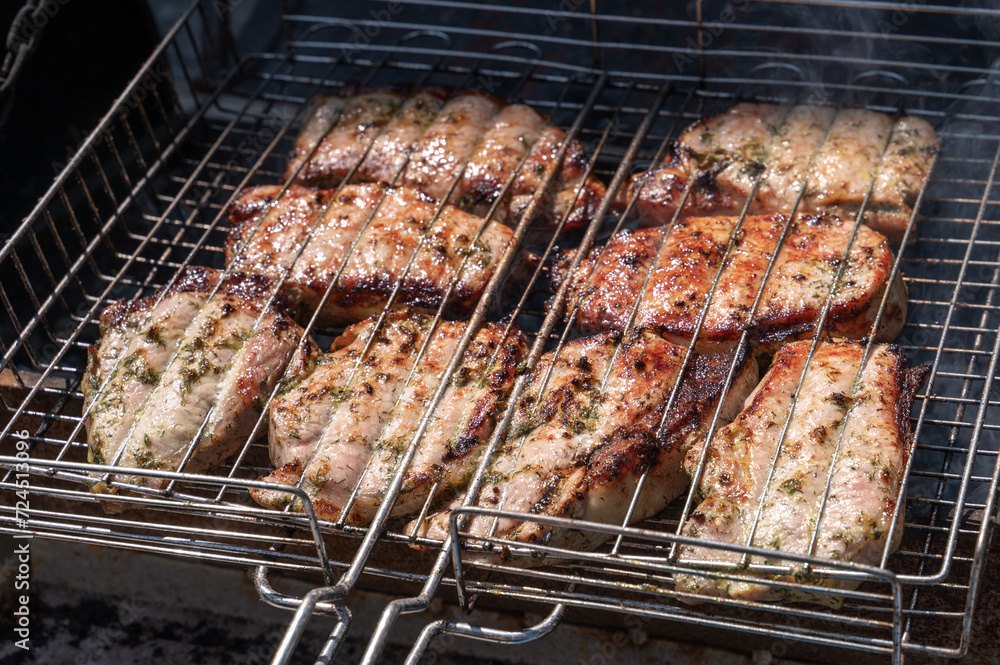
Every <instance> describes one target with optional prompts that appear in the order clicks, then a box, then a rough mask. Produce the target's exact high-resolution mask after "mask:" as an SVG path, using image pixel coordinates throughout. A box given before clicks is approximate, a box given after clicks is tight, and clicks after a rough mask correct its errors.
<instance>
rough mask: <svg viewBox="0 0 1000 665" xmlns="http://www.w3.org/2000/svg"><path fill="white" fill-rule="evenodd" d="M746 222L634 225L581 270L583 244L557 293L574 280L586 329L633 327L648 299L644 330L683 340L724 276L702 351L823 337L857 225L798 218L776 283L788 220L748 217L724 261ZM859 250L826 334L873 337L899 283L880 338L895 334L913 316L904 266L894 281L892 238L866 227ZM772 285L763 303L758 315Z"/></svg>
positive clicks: (572, 301)
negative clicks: (743, 342)
mask: <svg viewBox="0 0 1000 665" xmlns="http://www.w3.org/2000/svg"><path fill="white" fill-rule="evenodd" d="M738 220H739V218H738V217H687V218H684V219H682V220H680V221H678V222H677V223H675V224H674V225H672V226H661V227H655V228H650V229H640V230H637V231H625V232H622V233H619V234H617V235H615V236H612V238H611V239H610V240H609V241H608V243H607V245H605V246H603V247H595V248H593V249H591V251H590V253H589V254H588V255H587V258H585V259H584V260H583V261H581V262H580V265H579V266H578V268H577V270H576V272H574V273H573V274H572V275H569V274H568V268H569V265H570V261H571V260H572V258H573V256H574V255H575V250H571V251H569V252H566V253H564V254H562V255H561V257H560V258H559V259H558V260H557V261H556V264H555V266H554V267H553V270H552V275H551V279H552V281H553V285H554V287H555V288H559V287H560V286H561V285H562V283H563V282H565V281H566V280H567V279H570V280H571V281H570V286H569V307H568V308H567V312H570V311H572V309H571V308H572V307H573V306H574V305H578V306H579V310H578V312H577V315H576V319H575V324H576V325H577V326H578V327H579V328H580V329H581V330H583V331H585V332H597V331H602V330H623V329H624V328H625V326H626V325H627V324H628V322H629V317H630V315H631V314H632V310H633V308H634V306H635V302H636V299H637V298H638V300H639V305H638V310H637V312H636V316H635V320H634V325H636V326H638V327H641V328H651V329H654V330H657V331H659V332H661V333H663V334H664V335H666V336H667V337H668V339H671V340H674V341H686V340H690V339H691V337H692V336H693V334H694V332H695V328H696V326H697V323H698V319H699V317H700V316H701V312H702V310H703V309H704V307H705V302H706V300H708V297H709V294H710V293H711V289H712V284H713V282H714V280H715V279H716V275H719V273H720V271H721V275H720V276H719V282H718V285H717V287H716V290H715V293H714V295H712V299H711V301H710V304H709V306H708V313H707V315H706V317H705V321H704V324H703V326H702V329H701V331H700V333H699V336H698V345H697V348H698V349H699V350H717V349H720V348H723V349H724V348H728V347H729V346H732V344H734V343H735V342H736V341H737V340H738V339H739V337H740V334H741V333H742V332H743V330H745V329H749V330H750V331H751V341H752V342H753V343H755V344H759V345H774V344H776V343H777V342H780V341H782V340H785V339H789V338H796V337H801V336H804V335H809V334H811V333H812V331H813V330H814V329H815V324H816V321H817V320H818V318H819V316H820V313H821V311H822V309H823V305H824V303H825V301H826V299H827V297H828V295H829V293H830V288H831V286H832V284H833V280H834V278H835V276H836V272H837V269H838V266H839V264H840V263H841V261H842V260H843V258H844V255H845V251H846V250H847V246H848V242H849V240H850V235H851V230H852V226H853V225H852V224H851V223H848V222H844V221H843V220H841V219H840V218H838V217H834V216H832V215H797V216H796V218H795V220H794V221H793V222H792V224H791V225H790V227H789V230H788V235H787V236H786V238H785V241H784V243H783V244H782V245H781V249H780V250H779V251H778V253H777V258H776V259H775V264H774V268H773V269H772V271H771V273H770V275H769V276H768V279H767V281H766V282H764V276H765V272H766V269H767V266H768V263H769V262H770V260H771V258H772V257H773V256H774V253H775V251H776V249H777V247H778V240H779V239H780V236H781V232H782V230H783V229H784V226H785V224H786V222H787V219H786V218H785V217H784V216H783V215H766V216H748V217H747V218H746V219H744V221H743V226H742V228H741V229H740V231H739V235H738V237H737V241H736V243H735V245H734V247H733V251H732V252H731V253H730V255H729V257H728V259H727V260H726V261H725V263H723V258H724V257H725V251H726V247H727V246H728V243H729V241H730V238H731V237H732V235H733V233H734V231H735V230H736V225H737V222H738ZM847 256H848V263H847V268H846V271H845V273H844V276H843V278H842V280H841V283H840V287H839V288H838V289H837V291H836V293H835V294H834V297H833V302H832V305H831V309H830V314H829V317H828V318H827V321H826V329H827V330H828V331H829V332H831V333H832V334H835V335H838V336H843V337H851V338H861V337H865V336H867V335H868V334H869V333H870V332H871V328H872V325H873V323H874V320H875V317H876V314H877V313H878V308H879V306H880V304H881V302H882V297H883V294H884V293H885V291H886V289H889V292H890V293H889V300H888V302H887V304H886V309H885V312H884V313H883V317H882V320H881V323H880V327H879V330H878V338H879V339H881V340H891V339H893V338H895V337H896V335H898V334H899V331H900V330H901V329H902V326H903V323H904V321H905V319H906V286H905V284H904V282H903V280H902V278H901V277H900V276H898V273H897V278H896V279H895V280H894V281H893V282H892V283H891V284H890V283H889V277H890V274H891V271H892V263H893V256H892V251H891V250H890V249H889V244H888V242H887V241H886V239H885V238H883V237H882V236H881V235H879V234H878V233H876V232H875V231H872V230H871V229H869V228H867V227H865V226H861V227H860V228H859V229H858V233H857V236H856V237H855V240H854V244H853V245H852V246H851V250H850V253H849V254H848V255H847ZM650 270H652V274H650ZM647 276H648V282H647V281H646V280H647ZM762 284H763V291H762V292H761V298H760V302H759V303H758V305H757V308H756V310H755V311H751V310H752V309H753V304H754V300H755V298H756V297H757V292H758V291H759V290H760V289H761V285H762Z"/></svg>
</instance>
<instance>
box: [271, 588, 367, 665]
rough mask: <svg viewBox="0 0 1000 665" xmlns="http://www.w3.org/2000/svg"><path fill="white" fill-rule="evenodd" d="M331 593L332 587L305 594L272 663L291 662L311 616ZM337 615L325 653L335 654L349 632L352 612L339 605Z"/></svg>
mask: <svg viewBox="0 0 1000 665" xmlns="http://www.w3.org/2000/svg"><path fill="white" fill-rule="evenodd" d="M329 595H330V587H320V588H318V589H313V590H312V591H310V592H309V593H307V594H306V595H305V597H304V598H303V599H302V602H301V603H299V606H298V608H297V609H296V610H295V616H293V617H292V622H291V623H290V624H288V628H287V629H286V630H285V634H284V636H283V637H282V638H281V644H279V645H278V648H277V649H276V650H275V652H274V657H273V658H271V665H286V664H287V663H289V662H290V659H291V657H292V654H294V653H295V647H296V645H298V643H299V640H300V639H302V633H304V632H305V630H306V625H308V623H309V618H310V617H311V616H312V614H313V610H314V609H315V607H316V605H317V603H319V602H320V601H322V600H325V599H326V598H327V597H328V596H329ZM336 616H337V625H336V627H334V629H333V631H332V632H331V633H330V637H329V638H327V641H326V643H325V644H324V645H323V652H322V653H323V654H327V653H329V654H330V655H333V653H335V652H336V650H337V648H338V647H339V646H340V642H341V641H342V640H343V638H344V635H346V634H347V628H348V627H349V626H350V623H351V612H350V610H348V609H347V608H346V607H337V608H336Z"/></svg>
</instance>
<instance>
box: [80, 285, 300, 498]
mask: <svg viewBox="0 0 1000 665" xmlns="http://www.w3.org/2000/svg"><path fill="white" fill-rule="evenodd" d="M220 279H222V274H221V273H219V272H218V271H214V270H210V269H208V268H197V269H191V270H188V271H187V272H186V273H185V274H184V275H182V276H181V278H180V279H179V280H178V281H177V283H176V284H175V285H174V286H173V287H171V288H170V289H169V290H168V291H167V292H166V293H165V294H163V298H162V299H161V300H160V301H159V302H158V303H157V298H158V296H157V295H152V296H148V297H146V298H142V299H140V300H136V301H127V300H122V301H118V302H115V303H112V304H111V305H109V306H108V307H107V308H105V310H104V311H103V312H102V313H101V320H100V325H101V336H100V339H99V340H98V341H97V342H96V343H95V344H94V345H93V346H92V347H91V350H90V360H89V363H88V366H87V369H86V371H85V373H84V377H83V387H84V405H85V408H87V409H90V411H89V413H88V415H87V418H86V422H85V425H86V428H87V441H88V443H89V450H88V456H87V458H88V460H89V461H90V462H91V463H95V464H114V465H115V466H119V467H122V468H123V469H157V470H166V471H177V470H181V469H180V466H181V462H182V460H183V459H184V457H185V455H187V454H188V453H189V451H191V449H192V446H193V452H191V458H190V460H189V461H188V462H187V464H186V465H185V466H184V468H183V471H187V472H192V473H199V472H202V471H205V470H209V469H212V468H214V467H216V466H218V465H219V464H221V463H222V462H224V461H225V460H226V458H228V457H229V456H230V455H232V454H233V453H234V452H235V451H236V450H237V449H238V448H239V446H241V445H242V444H243V443H244V442H245V440H246V438H247V437H248V436H249V435H250V433H251V431H252V429H253V427H254V425H255V423H256V421H257V418H258V416H259V415H260V413H261V411H262V410H263V409H264V405H265V403H266V400H267V398H268V397H269V396H270V393H271V391H272V390H273V388H274V387H275V386H276V385H277V383H278V380H279V379H280V378H281V376H282V374H283V372H284V370H285V369H286V366H287V365H288V364H289V362H292V363H293V365H294V366H295V367H293V370H294V369H295V368H296V367H298V366H301V365H302V364H303V363H304V362H305V360H306V359H307V358H308V356H309V355H311V353H313V351H314V349H313V347H312V346H309V345H307V346H306V347H304V351H303V352H302V354H300V355H294V352H295V349H296V347H297V345H298V343H299V340H300V339H301V334H302V329H301V328H299V326H298V325H296V324H295V323H294V322H293V321H292V320H291V319H290V318H289V316H288V315H287V314H285V313H284V311H283V310H282V309H281V308H280V307H279V306H276V305H271V306H268V305H267V298H268V294H269V293H270V292H271V290H272V289H273V287H272V285H271V283H270V282H269V281H268V280H267V279H265V278H262V277H259V276H254V275H240V274H236V275H230V276H228V277H225V279H224V280H223V282H222V284H221V285H219V289H218V292H217V293H216V294H215V295H214V296H212V297H209V296H210V295H211V291H212V290H213V288H214V287H216V286H217V285H218V284H219V280H220ZM293 356H294V358H293ZM102 387H103V389H102ZM203 423H205V427H204V430H203V431H202V433H201V435H200V436H198V438H197V441H195V436H196V435H197V434H198V431H199V429H200V428H201V427H202V424H203ZM115 479H116V480H119V481H123V482H128V483H132V484H135V485H139V486H145V487H154V488H158V487H161V486H163V485H164V484H165V481H162V480H159V479H153V478H143V477H139V476H129V475H127V472H126V473H124V474H119V475H116V476H115ZM94 489H95V491H99V492H104V493H109V492H110V493H115V492H116V490H115V489H110V488H108V487H107V486H106V485H105V484H104V483H100V484H98V485H97V486H96V487H95V488H94Z"/></svg>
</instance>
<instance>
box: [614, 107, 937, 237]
mask: <svg viewBox="0 0 1000 665" xmlns="http://www.w3.org/2000/svg"><path fill="white" fill-rule="evenodd" d="M887 143H888V145H887ZM883 148H885V152H884V154H883ZM937 151H938V139H937V136H936V134H935V132H934V129H933V128H932V127H931V126H930V125H929V124H928V123H927V122H925V121H924V120H921V119H919V118H915V117H911V116H904V117H902V118H899V119H893V118H892V117H891V116H888V115H886V114H882V113H875V112H872V111H865V110H861V109H844V110H841V111H839V112H838V111H835V110H834V109H833V108H830V107H816V106H795V107H790V108H787V107H786V108H783V107H778V106H773V105H768V104H737V105H736V106H734V107H732V108H731V109H729V110H728V111H726V112H725V113H720V114H719V115H716V116H713V117H710V118H705V119H703V120H700V121H698V122H696V123H694V124H693V125H691V126H690V127H688V128H687V129H686V130H685V131H684V132H682V134H681V135H680V137H679V138H678V139H677V141H676V142H675V144H674V147H673V150H672V151H671V153H670V154H669V155H668V157H667V158H666V159H665V160H664V162H663V163H662V164H659V165H656V166H654V167H653V168H652V169H650V170H649V171H647V172H645V173H642V174H639V175H637V176H636V177H635V178H634V179H633V181H632V184H631V185H630V186H629V187H627V188H623V189H622V191H621V192H619V195H620V197H621V198H620V199H619V201H618V205H619V206H620V207H623V206H624V205H625V204H626V202H627V201H628V200H629V199H630V198H631V197H632V196H633V194H636V193H638V199H637V201H636V211H637V212H638V214H639V217H640V220H641V222H642V223H643V224H645V225H656V224H667V223H669V222H670V221H672V220H673V218H674V216H675V215H676V214H677V213H678V208H679V207H680V206H681V203H682V199H683V195H684V192H685V191H686V190H687V189H688V188H690V190H691V191H690V194H689V197H688V200H687V202H686V204H684V207H683V210H681V211H680V214H682V215H685V216H686V215H737V214H739V213H740V211H741V210H742V209H743V206H744V204H746V203H747V200H748V199H750V203H749V212H750V214H768V213H773V212H778V213H784V214H790V212H791V209H792V206H793V205H794V203H795V201H796V199H797V198H798V196H799V192H800V190H801V189H802V180H803V178H805V176H806V174H808V176H809V178H808V185H807V187H806V190H805V193H804V194H803V196H802V199H801V202H800V204H799V207H798V212H803V213H804V212H831V213H834V214H836V215H839V216H842V217H845V218H853V217H855V216H856V215H857V213H858V211H859V210H860V206H861V203H862V201H863V200H864V198H865V196H866V195H867V193H868V191H869V188H871V191H872V193H871V198H870V199H869V201H868V205H867V208H866V212H865V223H866V224H868V225H869V226H871V227H872V228H873V229H875V230H876V231H879V232H880V233H882V235H884V236H886V237H887V238H888V239H889V241H890V242H892V243H898V242H899V241H900V239H901V238H902V235H903V232H904V231H905V229H906V226H907V224H908V222H909V219H910V217H911V215H912V214H913V206H914V205H915V203H916V199H917V196H918V195H919V193H920V190H921V189H922V188H923V187H924V185H925V184H926V182H927V179H928V178H929V177H930V171H931V168H932V165H933V162H934V157H935V155H936V154H937ZM758 176H759V178H760V185H759V187H758V188H757V190H756V191H755V192H754V191H753V183H754V181H755V179H757V177H758ZM873 183H874V184H873Z"/></svg>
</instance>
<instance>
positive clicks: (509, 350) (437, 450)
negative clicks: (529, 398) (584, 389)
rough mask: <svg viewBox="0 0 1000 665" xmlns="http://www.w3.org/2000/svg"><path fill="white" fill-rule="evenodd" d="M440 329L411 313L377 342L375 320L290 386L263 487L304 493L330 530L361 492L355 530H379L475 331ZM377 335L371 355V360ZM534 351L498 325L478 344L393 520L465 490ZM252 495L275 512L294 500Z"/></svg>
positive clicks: (282, 399) (436, 420) (391, 321)
mask: <svg viewBox="0 0 1000 665" xmlns="http://www.w3.org/2000/svg"><path fill="white" fill-rule="evenodd" d="M432 322H433V321H432V319H431V318H430V317H428V316H425V315H422V314H419V313H416V312H414V311H412V310H409V311H400V312H395V313H394V314H392V315H390V317H389V318H388V319H387V321H386V323H385V325H384V327H383V328H382V329H381V330H378V331H375V330H374V326H375V323H376V321H375V320H374V319H372V320H369V321H364V322H362V323H358V324H356V325H354V326H351V327H350V328H348V329H347V331H346V332H345V333H344V334H343V335H342V336H341V337H339V338H338V339H337V340H336V341H335V342H334V345H333V348H332V349H331V351H330V353H329V354H326V355H323V356H320V357H319V358H318V359H317V360H316V362H315V363H314V365H313V366H312V367H310V369H309V370H308V371H307V372H305V373H303V374H302V375H301V376H299V377H297V378H295V379H294V380H293V381H292V382H290V383H289V384H288V385H286V386H283V393H282V394H281V395H280V396H279V397H278V398H276V399H275V401H274V404H273V405H272V410H271V421H270V449H271V461H272V462H273V463H274V465H275V467H277V471H275V472H274V473H272V474H271V475H270V476H268V477H266V478H265V480H268V481H272V482H278V483H282V484H287V485H293V484H301V486H302V488H303V489H304V490H305V491H306V493H307V494H308V495H309V496H310V497H311V498H312V501H313V507H314V508H315V510H316V513H317V515H318V516H319V517H321V518H326V519H331V520H332V519H336V518H338V517H340V516H341V513H342V511H343V510H344V508H345V507H346V506H347V502H348V500H349V498H350V496H351V494H352V492H353V491H354V490H355V488H358V494H357V499H356V501H355V502H354V503H353V505H352V507H351V510H350V512H349V514H348V516H347V518H346V522H347V523H348V524H355V525H364V524H367V523H368V522H370V521H371V519H372V517H374V515H375V512H376V510H377V509H378V506H379V505H380V504H381V503H382V502H383V501H384V500H385V491H386V489H387V488H388V486H389V484H390V483H391V481H392V478H393V477H394V474H395V473H397V472H398V471H399V464H400V458H401V457H402V456H403V454H404V453H405V451H406V450H407V448H408V447H409V446H410V445H411V443H412V441H413V438H414V435H415V433H416V431H417V428H418V426H419V424H420V421H421V419H422V418H423V417H424V415H425V414H424V411H425V407H424V405H426V404H427V403H428V401H429V400H430V399H431V397H432V396H433V395H434V392H435V391H436V390H437V388H438V385H439V383H440V381H441V379H442V377H443V373H444V370H445V368H446V367H447V365H448V363H449V362H450V360H451V358H452V356H453V355H454V352H455V350H456V348H457V346H458V342H459V340H460V338H461V337H462V335H463V333H464V331H465V327H466V323H464V322H450V321H441V322H440V323H439V324H438V326H437V328H436V329H434V330H432V329H431V323H432ZM372 333H375V337H374V341H373V343H372V346H371V348H370V349H369V350H368V351H367V353H365V355H364V356H362V352H363V351H364V350H365V344H366V343H367V341H368V338H369V337H370V336H371V335H372ZM425 344H426V345H427V347H426V352H425V353H424V355H423V356H422V357H421V358H420V359H419V360H418V357H417V356H418V353H419V352H420V350H421V349H422V348H423V347H424V345H425ZM525 350H526V342H525V339H524V336H523V335H522V334H521V332H520V331H519V330H517V329H516V327H512V329H511V330H510V331H509V332H507V333H506V334H505V327H504V326H503V325H501V324H493V323H491V324H487V325H485V326H483V328H481V329H480V330H479V331H478V332H477V333H476V336H475V337H474V338H473V340H472V342H471V343H470V345H469V347H468V348H467V349H466V351H465V354H464V356H463V359H462V363H461V365H460V366H459V368H458V370H457V371H456V372H455V373H454V374H453V375H452V377H451V378H450V383H449V385H448V388H447V390H446V392H445V394H444V396H443V397H442V399H441V401H440V402H439V403H438V406H437V407H436V408H435V410H434V414H433V421H432V422H431V424H430V426H429V428H428V429H427V431H426V433H425V434H424V437H423V438H422V439H421V441H420V444H419V447H418V448H417V451H416V453H415V457H414V458H413V460H412V462H411V464H410V466H409V467H407V469H406V471H405V476H404V479H403V485H402V489H401V491H400V494H399V497H398V499H397V500H396V503H395V505H394V507H393V510H392V516H394V517H396V516H403V515H409V514H412V513H414V512H417V511H419V510H420V508H421V506H422V505H423V502H424V501H425V500H426V499H427V498H428V496H429V494H430V491H431V488H432V487H434V486H435V484H439V490H443V491H439V493H438V494H437V496H438V497H439V498H447V497H450V496H451V494H453V492H454V491H455V490H456V489H460V488H462V487H464V486H465V483H466V481H467V479H468V476H469V474H470V473H471V471H472V469H474V468H475V464H476V462H477V461H478V458H479V452H480V448H481V446H482V444H484V443H485V442H486V441H487V440H488V439H489V437H490V435H491V433H492V431H493V427H494V426H495V424H496V418H497V416H498V415H499V413H500V412H501V411H502V409H503V404H504V402H505V401H506V399H507V395H508V394H509V392H510V389H511V387H512V386H513V382H514V371H515V368H516V367H517V364H518V363H519V362H520V361H521V359H522V358H523V356H524V354H525ZM251 494H252V495H253V497H254V499H256V500H257V501H258V502H259V503H261V504H263V505H267V506H272V507H276V508H280V507H283V506H285V505H287V503H288V502H289V498H290V495H288V494H286V493H279V492H271V491H254V492H251ZM299 507H300V506H299Z"/></svg>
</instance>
